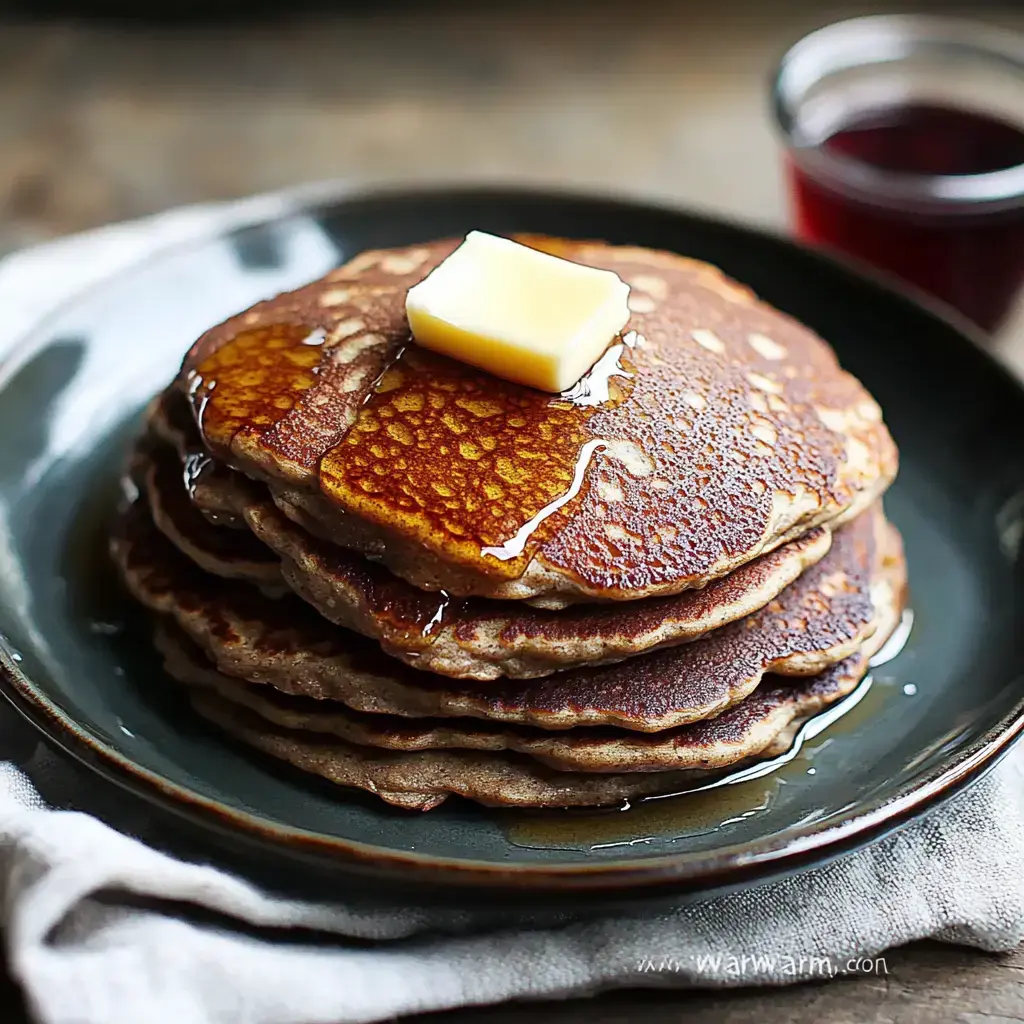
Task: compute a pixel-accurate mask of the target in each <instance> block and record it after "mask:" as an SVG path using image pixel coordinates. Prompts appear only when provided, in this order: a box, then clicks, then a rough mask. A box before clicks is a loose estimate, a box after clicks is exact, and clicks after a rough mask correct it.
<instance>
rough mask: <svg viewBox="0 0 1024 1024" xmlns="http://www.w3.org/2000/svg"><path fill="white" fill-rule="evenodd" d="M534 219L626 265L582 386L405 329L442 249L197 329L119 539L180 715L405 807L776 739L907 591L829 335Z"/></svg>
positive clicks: (871, 644) (755, 748) (360, 262)
mask: <svg viewBox="0 0 1024 1024" xmlns="http://www.w3.org/2000/svg"><path fill="white" fill-rule="evenodd" d="M526 241H527V243H528V244H531V245H534V246H536V247H538V248H542V249H545V250H546V251H549V252H552V253H554V254H556V255H560V256H563V257H564V258H567V259H571V260H575V261H577V262H580V263H583V264H587V265H589V266H595V267H601V268H605V269H609V270H613V271H615V272H616V273H617V274H618V275H619V276H620V277H621V278H622V279H623V280H625V281H626V282H627V283H629V285H630V286H631V297H630V308H631V318H630V322H629V324H628V325H627V328H626V330H625V331H624V333H623V334H622V336H621V337H620V338H618V339H616V341H615V343H614V344H613V345H612V346H611V347H610V348H609V349H608V351H607V352H606V353H605V356H604V357H603V358H602V359H601V360H600V361H599V362H598V363H597V365H596V366H595V367H594V368H593V370H592V371H591V372H590V373H589V374H588V375H587V376H586V377H584V378H583V380H581V381H580V382H579V383H578V384H577V385H576V386H575V387H574V388H573V389H572V390H571V391H570V392H567V393H565V394H564V395H561V396H559V395H549V394H545V393H542V392H539V391H534V390H532V389H530V388H527V387H523V386H521V385H517V384H512V383H509V382H508V381H505V380H502V379H498V378H496V377H493V376H490V375H489V374H487V373H485V372H483V371H480V370H476V369H474V368H472V367H470V366H467V365H465V364H462V363H460V362H457V361H454V360H451V359H448V358H445V357H442V356H438V355H435V354H433V353H430V352H427V351H425V350H423V349H420V348H418V347H417V346H416V345H415V344H414V343H412V340H411V338H410V335H409V330H408V324H407V322H406V318H405V296H406V292H407V291H408V289H409V288H410V287H411V286H412V285H413V284H415V283H417V282H418V281H420V280H421V279H422V278H423V277H424V276H425V275H426V274H427V273H428V272H429V271H430V270H431V269H433V267H435V266H436V265H437V264H438V263H439V262H440V261H441V260H442V259H443V258H444V257H445V256H447V255H448V254H449V253H450V252H451V251H452V249H453V247H454V246H455V245H456V244H457V243H455V242H438V243H432V244H428V245H422V246H417V247H410V248H405V249H393V250H388V251H375V252H367V253H363V254H362V255H360V256H357V257H356V258H355V259H353V260H351V261H350V262H349V263H347V264H346V265H344V266H343V267H341V268H340V269H338V270H337V271H335V272H333V273H331V274H330V275H328V276H327V277H326V278H324V279H323V280H321V281H318V282H315V283H314V284H311V285H309V286H307V287H305V288H301V289H299V290H297V291H295V292H291V293H288V294H285V295H281V296H278V297H277V298H275V299H272V300H269V301H267V302H262V303H260V304H258V305H256V306H254V307H253V308H252V309H250V310H249V311H247V312H245V313H242V314H239V315H238V316H236V317H233V318H232V319H230V320H228V321H227V322H225V323H224V324H221V325H220V326H218V327H215V328H213V329H212V330H210V331H209V332H207V333H206V334H205V335H203V337H201V338H200V339H199V341H198V342H196V344H195V345H193V347H192V348H191V349H190V351H189V352H188V354H187V355H186V357H185V360H184V363H183V366H182V369H181V372H180V374H179V375H178V377H177V379H176V380H175V381H174V382H173V383H172V384H171V386H170V387H169V388H168V390H167V391H166V392H164V393H163V394H162V395H161V396H159V397H158V398H157V399H156V400H155V401H154V403H153V404H152V406H151V408H150V413H149V417H148V429H147V431H146V433H145V436H143V437H142V438H141V439H140V440H139V441H138V443H137V445H136V447H135V449H134V451H133V454H132V459H131V470H130V481H131V483H132V487H131V495H130V497H131V500H130V501H129V502H128V504H127V505H126V508H125V509H124V511H123V513H122V515H121V516H120V518H119V521H118V525H117V528H116V530H115V534H114V537H113V544H112V547H113V552H114V556H115V559H116V561H117V563H118V565H119V567H120V570H121V573H122V576H123V578H124V580H125V582H126V583H127V586H128V588H129V589H130V591H131V593H132V594H133V595H134V597H135V598H136V599H137V600H138V601H139V602H141V603H142V604H143V605H145V606H146V607H147V608H149V609H150V610H151V611H152V612H153V613H155V614H154V622H155V638H156V644H157V646H158V648H159V650H160V652H161V653H162V655H163V658H164V661H165V664H166V668H167V670H168V672H169V674H170V675H171V676H173V677H174V678H175V679H176V680H178V681H180V682H181V683H182V684H184V685H185V687H186V689H187V692H188V694H189V697H190V699H191V701H192V703H193V705H194V707H195V709H196V710H197V711H198V712H199V713H200V714H201V715H203V716H204V717H205V718H207V719H209V720H210V721H211V722H213V723H215V725H216V726H218V727H220V728H221V729H222V730H224V731H225V732H227V733H229V734H230V735H231V736H233V737H235V738H236V739H237V740H240V741H241V742H243V743H245V744H247V745H249V746H251V747H255V748H258V749H259V750H261V751H264V752H266V753H268V754H271V755H274V756H275V757H277V758H281V759H283V760H284V761H287V762H290V763H291V764H292V765H295V766H297V767H298V768H301V769H304V770H306V771H309V772H313V773H315V774H317V775H321V776H324V777H326V778H327V779H330V780H331V781H333V782H336V783H339V784H341V785H345V786H355V787H360V788H362V789H365V790H369V791H371V792H374V793H376V794H378V795H379V796H380V797H382V798H383V799H384V800H386V801H387V802H388V803H391V804H395V805H398V806H401V807H406V808H416V809H422V810H426V809H429V808H432V807H435V806H437V805H438V804H439V803H441V802H442V801H443V800H444V799H445V798H446V797H447V796H448V795H449V794H457V795H459V796H463V797H467V798H470V799H472V800H476V801H479V802H481V803H485V804H496V805H518V806H531V807H541V806H558V807H565V806H574V805H575V806H588V805H591V806H596V805H603V804H613V803H619V802H621V801H622V800H623V799H626V798H630V797H636V796H642V795H649V794H655V793H665V792H672V791H676V790H679V789H685V788H688V787H690V786H692V785H693V784H695V783H700V782H703V781H707V780H708V779H709V778H710V777H711V774H710V773H720V772H722V771H723V770H725V769H728V768H731V767H732V766H736V765H739V764H742V763H747V762H750V761H751V760H753V759H757V758H764V757H769V756H774V755H776V754H779V753H781V752H783V751H785V750H786V749H787V747H788V745H789V744H790V743H791V742H792V738H793V735H794V733H795V730H796V728H797V726H798V725H799V723H800V722H801V721H803V720H804V719H806V718H807V717H808V716H809V715H812V714H814V713H815V712H817V711H819V710H820V709H821V708H823V707H825V706H826V705H828V704H830V703H832V702H834V701H837V700H839V699H840V698H842V697H843V696H845V695H846V694H848V693H850V692H851V691H852V690H853V689H854V688H855V687H856V686H857V684H858V683H859V682H860V681H861V680H862V679H863V677H864V676H865V674H866V672H867V669H868V663H869V659H870V658H871V656H872V654H873V653H874V652H875V651H877V650H878V648H879V647H880V646H881V644H882V643H883V642H884V640H885V639H886V638H887V637H888V635H889V634H890V633H891V631H892V630H893V628H894V627H895V625H896V623H897V621H898V619H899V616H900V613H901V610H902V603H903V600H904V593H905V589H906V579H905V566H904V562H903V556H902V550H901V545H900V540H899V536H898V534H897V533H896V531H895V529H894V528H893V527H892V526H891V525H890V524H889V523H888V522H887V521H886V519H885V517H884V514H883V512H882V507H881V501H880V499H881V495H882V493H883V492H884V491H885V489H886V488H887V487H888V485H889V484H890V483H891V481H892V479H893V477H894V476H895V473H896V467H897V453H896V449H895V446H894V445H893V442H892V439H891V438H890V436H889V434H888V432H887V430H886V428H885V426H884V424H883V422H882V417H881V413H880V411H879V408H878V406H877V404H876V403H875V402H874V400H873V399H872V398H871V396H870V395H869V394H868V393H867V392H866V391H865V390H864V388H863V386H862V385H861V384H860V383H859V382H858V381H857V380H855V379H854V378H853V377H851V376H850V375H849V374H847V373H845V372H844V371H843V370H841V369H840V367H839V365H838V363H837V361H836V358H835V355H834V354H833V352H832V350H831V349H830V348H829V347H828V346H827V345H826V344H825V343H824V342H823V341H822V340H821V339H820V338H818V337H817V336H815V335H814V334H813V333H811V332H810V331H809V330H807V329H806V328H804V327H802V326H801V325H800V324H798V323H797V322H795V321H793V320H792V319H790V318H788V317H786V316H784V315H783V314H781V313H779V312H778V311H776V310H774V309H772V308H771V307H769V306H767V305H765V304H764V303H761V302H759V301H758V300H757V299H756V298H755V297H754V296H753V295H752V294H751V293H750V292H749V291H748V290H746V289H745V288H743V287H741V286H740V285H737V284H736V283H734V282H732V281H730V280H729V279H727V278H726V277H724V276H723V275H722V274H721V273H720V272H718V271H717V270H715V269H714V268H712V267H710V266H707V265H706V264H702V263H698V262H696V261H693V260H689V259H684V258H682V257H679V256H675V255H671V254H668V253H664V252H654V251H649V250H644V249H636V248H622V247H613V246H608V245H605V244H601V243H582V242H566V241H560V240H556V239H547V238H539V237H530V238H528V239H526Z"/></svg>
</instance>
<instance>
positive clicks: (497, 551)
mask: <svg viewBox="0 0 1024 1024" xmlns="http://www.w3.org/2000/svg"><path fill="white" fill-rule="evenodd" d="M607 447H608V442H607V441H605V440H602V439H598V440H596V441H588V442H587V443H586V444H585V445H584V446H583V447H582V448H581V449H580V453H579V455H578V456H577V457H576V467H575V469H574V470H573V475H572V483H571V484H570V485H569V489H568V490H567V491H565V493H564V494H561V495H560V496H559V497H557V498H555V500H554V501H551V502H548V504H547V505H545V506H544V507H543V508H542V509H541V510H540V511H539V512H538V513H537V514H536V515H535V516H533V518H532V519H529V520H527V522H525V523H523V525H522V526H520V527H519V529H518V530H517V531H516V533H515V535H514V536H512V537H510V538H509V539H508V540H507V541H505V543H504V544H500V545H498V546H496V547H484V548H481V549H480V553H481V554H483V555H487V556H489V557H490V558H497V559H498V560H499V561H502V562H506V561H508V560H509V559H510V558H518V557H519V556H520V555H521V554H522V553H523V551H524V550H525V549H526V545H527V543H528V542H529V540H530V537H532V536H533V534H534V532H535V531H536V530H537V527H538V526H540V524H541V523H543V522H544V520H545V519H547V518H548V516H551V515H554V514H555V513H556V512H557V511H558V510H559V509H560V508H561V507H562V506H563V505H565V504H567V503H568V502H570V501H572V499H573V498H575V497H576V495H577V494H579V493H580V488H582V487H583V480H584V478H585V477H586V474H587V468H588V467H589V466H590V460H591V459H592V458H593V457H594V455H595V454H596V453H597V452H599V451H603V450H604V449H605V448H607Z"/></svg>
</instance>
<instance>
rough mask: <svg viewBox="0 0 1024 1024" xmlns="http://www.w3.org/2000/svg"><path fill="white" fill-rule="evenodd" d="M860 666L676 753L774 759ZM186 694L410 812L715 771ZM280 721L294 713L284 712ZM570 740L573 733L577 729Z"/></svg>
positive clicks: (844, 665) (570, 797) (578, 795)
mask: <svg viewBox="0 0 1024 1024" xmlns="http://www.w3.org/2000/svg"><path fill="white" fill-rule="evenodd" d="M867 668H868V655H867V654H866V653H865V654H857V655H854V656H853V657H850V658H848V659H846V660H845V661H842V662H840V663H839V664H838V665H835V666H833V667H832V668H831V669H829V670H828V671H827V672H825V673H823V674H821V675H818V676H814V677H812V678H810V679H801V680H791V681H789V682H786V683H784V684H780V685H773V686H770V687H766V688H764V689H763V690H759V691H758V692H757V693H755V694H754V695H753V696H751V697H749V698H748V699H747V700H745V701H744V702H743V703H742V704H740V705H739V706H737V707H735V708H733V709H732V710H731V711H727V712H726V713H725V714H723V715H721V716H719V717H718V718H715V719H712V720H710V721H708V722H699V723H697V724H696V725H692V726H689V727H687V729H685V730H680V731H678V732H677V733H676V735H675V740H676V743H675V746H674V749H675V750H679V751H684V750H685V751H687V752H688V753H689V754H690V755H691V756H690V757H689V758H688V761H691V762H700V760H701V757H702V752H703V751H708V752H711V751H713V752H715V753H716V754H717V755H718V758H716V760H715V763H718V764H721V763H722V760H721V758H722V757H723V756H724V751H725V750H729V751H730V754H731V756H732V758H733V759H732V761H731V765H732V766H734V767H738V766H740V765H741V764H745V763H747V762H749V761H750V760H751V758H752V757H756V756H758V755H759V756H761V757H770V756H775V755H777V754H779V753H782V752H784V750H785V749H786V745H787V744H788V742H790V741H791V739H792V735H793V732H792V725H793V723H794V722H795V721H796V720H797V719H798V718H800V717H805V716H807V715H810V714H814V713H815V712H816V711H818V710H820V709H821V708H822V707H825V706H826V705H828V704H831V703H834V702H835V701H837V700H839V699H840V698H841V697H843V696H846V695H847V694H849V693H850V692H852V690H853V689H854V688H855V687H856V685H857V683H858V682H860V680H861V679H862V678H863V677H864V674H865V673H866V672H867ZM191 698H192V704H193V706H194V707H195V709H196V710H197V711H198V712H199V713H200V714H201V715H203V716H204V717H205V718H207V719H209V720H210V721H211V722H213V723H215V724H216V725H218V726H220V727H221V728H222V729H223V730H224V731H225V732H226V733H228V734H229V735H231V736H233V737H235V738H236V739H238V740H241V741H242V742H243V743H245V744H247V745H248V746H251V747H255V748H256V749H257V750H261V751H263V752H264V753H267V754H271V755H272V756H274V757H277V758H280V759H281V760H284V761H287V762H289V763H290V764H292V765H294V766H295V767H297V768H300V769H302V770H303V771H307V772H312V773H314V774H316V775H320V776H322V777H324V778H326V779H328V780H329V781H331V782H334V783H336V784H338V785H343V786H355V787H358V788H360V789H366V790H369V791H370V792H372V793H376V794H377V795H378V796H380V797H381V798H382V799H383V800H385V801H386V802H387V803H390V804H393V805H395V806H398V807H404V808H407V809H410V810H430V809H432V808H434V807H436V806H437V805H438V804H440V803H441V802H442V801H443V800H444V799H445V798H446V797H447V796H448V795H449V794H455V795H458V796H462V797H466V798H467V799H470V800H474V801H476V802H478V803H482V804H487V805H490V806H515V807H580V806H588V807H597V806H603V805H608V804H616V803H619V802H621V801H622V800H624V799H627V798H635V797H638V796H649V795H653V794H663V793H670V792H673V791H675V790H680V789H685V788H688V787H693V786H696V785H700V784H702V783H706V782H707V781H709V780H710V779H711V778H713V777H714V775H715V772H714V770H708V769H702V768H691V769H682V770H675V771H634V772H579V771H560V770H556V769H552V768H549V767H548V766H546V765H544V764H543V763H541V762H540V761H538V760H537V759H536V758H532V757H527V756H522V755H517V754H515V753H508V752H505V751H501V752H491V751H486V752H481V751H479V750H467V749H427V750H416V751H412V752H409V751H405V750H385V749H381V748H379V747H370V746H362V745H359V744H356V743H351V742H348V741H346V740H343V739H339V738H338V737H336V736H331V735H325V734H321V733H317V732H309V731H306V730H303V729H289V728H285V727H281V726H275V725H273V724H270V723H269V722H268V721H267V719H266V718H264V717H263V716H262V715H261V714H257V713H256V712H255V711H253V710H251V709H250V708H246V707H240V706H239V705H238V704H237V703H235V702H234V701H232V700H228V699H225V698H224V697H223V696H221V695H220V694H218V693H216V692H215V691H213V690H211V689H210V688H209V687H206V686H200V687H197V688H195V689H194V690H193V691H192V694H191ZM281 717H282V718H289V719H290V718H292V717H293V716H292V715H290V714H288V713H285V714H284V715H282V716H281ZM587 731H590V730H587ZM680 733H685V735H680ZM499 735H500V734H499ZM568 735H570V736H572V737H575V736H576V733H575V732H573V733H570V734H568ZM550 742H553V743H554V742H558V741H550ZM719 770H721V769H719Z"/></svg>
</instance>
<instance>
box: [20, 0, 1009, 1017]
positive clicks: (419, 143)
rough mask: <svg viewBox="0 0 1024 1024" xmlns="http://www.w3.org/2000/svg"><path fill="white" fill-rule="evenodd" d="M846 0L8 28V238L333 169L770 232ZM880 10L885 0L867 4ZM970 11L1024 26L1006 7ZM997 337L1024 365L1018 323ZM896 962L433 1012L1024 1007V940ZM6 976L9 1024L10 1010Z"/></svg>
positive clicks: (677, 1013)
mask: <svg viewBox="0 0 1024 1024" xmlns="http://www.w3.org/2000/svg"><path fill="white" fill-rule="evenodd" d="M377 6H380V5H373V4H368V5H367V8H368V9H370V8H374V7H377ZM844 6H847V5H839V4H829V3H822V2H818V3H815V2H813V0H799V2H798V0H790V2H788V3H777V2H772V3H763V2H761V0H745V2H744V0H715V2H714V3H711V4H703V5H699V4H696V3H694V4H691V5H681V4H667V3H655V2H653V0H630V2H629V3H627V4H611V3H600V2H594V0H591V2H590V3H586V2H582V0H573V2H563V3H561V4H555V3H540V2H537V3H526V4H524V3H518V4H508V5H497V4H494V5H491V4H487V3H477V4H470V3H463V4H453V3H438V2H435V3H433V4H419V5H415V4H409V5H395V6H394V9H393V10H392V11H391V13H390V14H389V15H386V16H385V15H382V14H370V13H366V14H352V13H349V14H347V15H337V16H335V17H333V18H328V17H325V16H324V15H322V14H321V15H319V16H317V17H312V16H310V17H306V18H298V19H293V20H290V21H279V22H277V23H263V24H250V25H237V24H231V25H229V24H221V25H218V26H213V27H210V26H205V27H197V26H191V27H186V26H182V25H177V26H174V27H168V26H163V27H154V26H148V27H145V26H135V27H132V28H128V27H124V26H121V27H118V26H114V25H109V24H108V25H92V26H84V25H81V24H79V25H77V26H76V25H71V24H58V23H49V24H47V23H37V24H18V25H15V24H8V25H5V26H3V31H2V32H0V184H2V190H0V200H2V202H3V216H2V217H0V251H5V250H10V249H13V248H16V247H18V246H21V245H25V244H28V243H31V242H37V241H41V240H43V239H46V238H49V237H52V236H54V235H58V234H61V233H64V232H69V231H75V230H79V229H83V228H88V227H91V226H95V225H98V224H103V223H105V222H108V221H112V220H119V219H123V218H127V217H134V216H139V215H142V214H146V213H150V212H153V211H156V210H161V209H165V208H167V207H170V206H174V205H177V204H180V203H189V202H196V201H201V200H207V199H218V198H228V197H233V196H238V195H244V194H246V193H250V192H254V191H261V190H267V189H273V188H278V187H281V186H285V185H290V184H294V183H296V182H300V181H306V180H310V179H316V178H328V177H344V178H351V179H353V180H357V181H367V182H382V181H398V180H402V179H406V180H419V181H422V180H425V179H426V180H445V181H454V180H475V181H479V180H482V179H486V180H506V181H546V182H554V183H558V184H562V185H566V184H570V185H575V186H580V187H591V188H601V189H615V190H618V191H626V192H629V193H632V194H636V195H641V196H646V197H654V198H659V199H667V200H671V201H676V202H681V203H686V204H689V205H697V206H702V207H705V208H709V209H712V210H715V211H719V212H722V213H724V214H727V215H730V216H733V217H739V218H742V219H744V220H747V221H753V222H757V223H761V224H764V225H768V226H774V227H778V226H781V225H782V224H783V221H784V211H783V203H782V198H781V183H780V180H779V174H778V161H777V155H776V152H775V143H774V140H773V138H772V134H771V130H770V127H769V123H768V120H767V117H766V109H767V108H766V100H765V90H764V87H765V83H766V81H767V76H768V73H769V71H770V68H771V66H772V63H773V61H774V59H775V57H776V56H777V55H778V54H779V53H780V52H781V51H782V50H783V49H784V47H785V45H786V43H787V42H788V41H790V40H792V39H794V38H796V37H797V36H799V35H800V34H801V33H802V32H803V31H805V30H807V29H808V28H811V27H813V26H815V25H817V24H820V23H822V22H824V21H827V20H831V19H832V18H834V17H839V16H842V15H843V14H845V13H847V11H845V10H843V9H842V8H843V7H844ZM872 6H879V7H883V6H884V5H880V4H875V5H872V4H870V3H869V4H864V3H860V4H858V5H856V12H857V13H863V12H865V11H866V10H869V9H870V8H871V7H872ZM901 6H902V7H903V8H904V9H905V8H906V6H907V5H906V4H903V5H901ZM926 6H929V7H932V8H934V7H935V6H936V5H935V4H934V3H932V4H929V5H926ZM945 6H946V7H952V8H955V7H956V6H957V4H955V3H953V4H946V5H945ZM960 6H962V7H964V8H970V9H973V12H974V14H975V16H979V14H981V15H985V16H988V17H990V18H991V20H994V21H996V22H1001V23H1006V24H1015V25H1017V26H1019V27H1024V14H1022V13H1021V12H1020V10H1019V9H1018V10H1017V11H1014V10H1013V4H1008V5H1006V6H1005V7H1004V8H1000V7H999V6H997V5H991V6H986V5H985V4H975V5H973V7H971V5H969V4H968V3H966V2H965V3H963V4H961V5H960ZM1022 322H1024V321H1022ZM1002 344H1003V348H1004V352H1005V354H1006V355H1007V356H1008V358H1009V359H1010V361H1011V362H1013V363H1015V364H1016V365H1018V366H1020V367H1024V331H1021V330H1020V329H1013V330H1010V331H1008V332H1007V333H1006V335H1005V337H1004V339H1003V342H1002ZM888 967H889V974H888V975H887V976H884V977H880V978H879V977H859V978H856V979H852V980H844V981H841V982H835V983H832V984H824V985H804V986H799V987H796V988H790V989H784V990H779V991H767V990H758V991H750V992H742V993H735V994H733V993H730V994H723V995H694V994H680V993H674V994H666V993H650V992H648V993H639V994H638V993H620V994H613V995H607V996H602V997H600V998H598V999H597V1000H593V1001H583V1000H580V1001H575V1002H572V1003H569V1004H566V1003H545V1004H531V1005H519V1006H508V1007H503V1008H499V1009H493V1010H487V1011H462V1012H459V1013H454V1014H450V1015H442V1019H445V1020H451V1021H453V1022H454V1021H466V1020H470V1019H476V1020H478V1019H487V1020H489V1021H493V1022H502V1024H520V1022H522V1024H526V1022H527V1021H530V1022H532V1024H536V1022H538V1021H540V1020H549V1019H550V1020H554V1019H556V1017H557V1018H558V1019H560V1020H565V1019H570V1020H579V1021H581V1022H582V1021H584V1020H586V1021H587V1022H588V1024H602V1022H606V1021H607V1022H609V1024H610V1022H613V1021H614V1022H617V1021H627V1020H628V1021H637V1020H641V1021H651V1022H654V1021H658V1020H669V1019H672V1020H675V1019H681V1018H683V1017H685V1018H687V1019H690V1020H695V1021H708V1022H711V1021H715V1022H733V1021H736V1022H748V1021H750V1022H753V1021H757V1022H758V1024H772V1022H775V1021H778V1022H784V1021H794V1022H802V1021H808V1022H810V1021H818V1020H834V1021H893V1022H900V1021H908V1022H918V1021H920V1022H925V1021H932V1020H939V1019H956V1020H963V1021H978V1022H980V1021H982V1020H985V1021H986V1022H991V1021H994V1020H1010V1019H1024V955H1022V954H1020V953H1018V954H1014V955H1011V956H1007V957H1002V958H999V957H994V956H988V955H984V954H980V953H976V952H971V951H966V950H960V949H954V948H948V947H942V946H938V945H935V944H918V945H916V946H913V947H910V948H907V949H902V950H897V951H893V952H892V953H890V954H889V956H888ZM3 984H4V983H3V982H2V981H0V1019H3V1020H4V1021H7V1020H16V1019H17V1018H16V1017H15V1016H14V1011H13V1010H12V1011H11V1012H10V1013H8V1012H7V1009H8V1007H9V1006H11V1005H13V1003H14V1001H15V1000H16V992H15V990H14V989H13V988H8V989H6V990H5V989H4V987H3ZM8 984H9V983H8ZM140 1024H141V1022H140ZM183 1024H187V1022H183Z"/></svg>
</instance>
